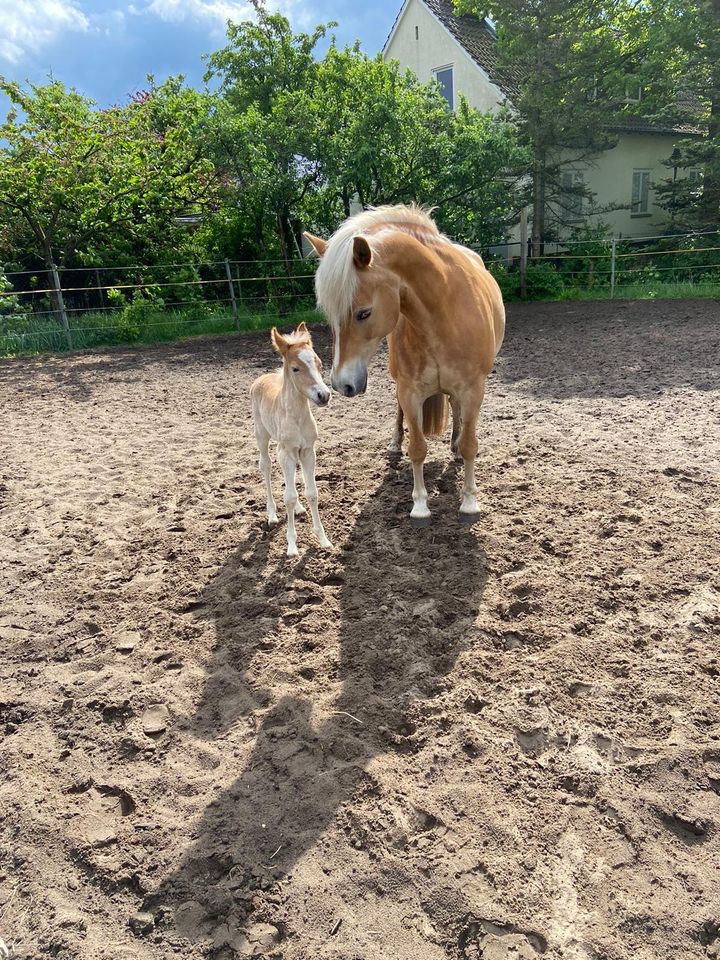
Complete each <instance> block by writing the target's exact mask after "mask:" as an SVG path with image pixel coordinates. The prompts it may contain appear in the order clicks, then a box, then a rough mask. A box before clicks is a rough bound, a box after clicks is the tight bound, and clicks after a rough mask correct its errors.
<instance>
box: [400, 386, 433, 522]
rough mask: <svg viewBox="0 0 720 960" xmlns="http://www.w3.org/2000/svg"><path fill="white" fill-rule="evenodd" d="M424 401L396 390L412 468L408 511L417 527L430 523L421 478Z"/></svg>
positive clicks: (425, 450)
mask: <svg viewBox="0 0 720 960" xmlns="http://www.w3.org/2000/svg"><path fill="white" fill-rule="evenodd" d="M424 399H425V398H424V397H422V396H419V395H418V394H416V393H411V392H409V391H401V390H398V402H399V403H400V405H401V407H402V411H403V413H404V415H405V420H406V422H407V426H408V448H407V453H408V457H409V458H410V460H411V461H412V467H413V492H412V498H413V508H412V510H411V511H410V518H411V520H413V521H414V522H415V523H416V524H417V525H418V526H425V525H426V524H428V523H429V522H430V510H429V508H428V492H427V490H426V489H425V478H424V476H423V465H424V463H425V457H426V456H427V443H426V441H425V434H424V433H423V426H422V422H423V400H424Z"/></svg>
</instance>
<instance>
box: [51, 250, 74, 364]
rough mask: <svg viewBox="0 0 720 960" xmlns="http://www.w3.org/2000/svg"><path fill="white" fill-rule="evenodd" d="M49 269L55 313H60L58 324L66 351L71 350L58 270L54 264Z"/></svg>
mask: <svg viewBox="0 0 720 960" xmlns="http://www.w3.org/2000/svg"><path fill="white" fill-rule="evenodd" d="M50 269H51V270H52V279H53V286H54V288H55V303H56V304H57V311H58V312H59V313H60V322H61V323H62V328H63V333H64V334H65V343H67V346H68V350H72V345H73V344H72V335H71V333H70V324H69V323H68V318H67V312H66V310H65V301H64V300H63V295H62V287H61V286H60V277H59V275H58V269H57V267H56V266H55V264H54V263H52V264H50Z"/></svg>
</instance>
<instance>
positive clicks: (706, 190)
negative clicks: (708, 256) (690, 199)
mask: <svg viewBox="0 0 720 960" xmlns="http://www.w3.org/2000/svg"><path fill="white" fill-rule="evenodd" d="M712 11H713V19H714V21H715V22H714V24H712V25H711V27H710V30H711V32H715V33H717V32H718V31H720V0H713V3H712ZM712 49H713V47H712V46H711V50H712ZM708 92H709V95H710V122H709V124H708V163H707V164H706V166H705V174H704V177H703V192H702V199H701V200H700V211H699V212H700V225H701V226H702V227H704V228H706V229H711V230H712V229H713V228H716V227H717V226H718V220H719V219H720V63H718V61H717V59H716V60H715V62H714V64H713V69H712V82H711V89H710V91H708Z"/></svg>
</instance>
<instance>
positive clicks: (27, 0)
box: [0, 0, 90, 63]
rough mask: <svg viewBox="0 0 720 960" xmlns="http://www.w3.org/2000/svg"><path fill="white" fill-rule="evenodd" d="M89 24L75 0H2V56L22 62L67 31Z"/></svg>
mask: <svg viewBox="0 0 720 960" xmlns="http://www.w3.org/2000/svg"><path fill="white" fill-rule="evenodd" d="M89 26H90V21H89V20H88V18H87V17H86V16H85V14H84V13H83V12H82V10H80V8H79V7H78V6H77V5H76V3H75V0H0V30H2V37H0V60H6V61H8V62H9V63H19V62H20V60H22V59H23V57H24V56H25V55H26V54H27V53H35V52H37V51H38V50H40V49H42V48H43V47H45V46H47V45H48V44H50V43H52V42H53V41H54V40H55V39H57V37H58V36H60V34H62V33H64V32H65V31H67V30H75V31H80V32H82V33H84V32H85V31H87V30H88V28H89Z"/></svg>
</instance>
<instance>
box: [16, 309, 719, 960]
mask: <svg viewBox="0 0 720 960" xmlns="http://www.w3.org/2000/svg"><path fill="white" fill-rule="evenodd" d="M316 342H317V344H318V349H319V352H321V353H322V354H324V355H325V356H326V355H327V347H328V343H327V337H326V335H325V331H324V330H319V331H318V333H317V337H316ZM719 360H720V308H719V306H718V303H713V302H705V303H702V302H687V303H682V302H680V303H679V302H674V303H622V302H620V303H615V304H607V303H595V304H592V303H588V304H545V305H527V306H518V307H513V308H512V309H511V310H510V312H509V333H508V338H507V342H506V345H505V347H504V350H503V353H502V355H501V359H500V361H499V363H498V367H497V370H496V372H495V374H494V375H493V377H492V379H491V382H490V387H489V390H488V397H487V402H486V406H485V408H484V414H483V417H482V421H481V453H480V458H479V479H480V489H481V502H482V504H483V508H484V512H483V516H482V519H481V522H480V523H479V524H478V525H476V526H475V527H473V528H467V527H464V526H461V525H460V524H459V523H458V520H457V515H456V510H457V506H458V504H459V493H458V490H459V486H458V475H457V471H456V467H455V465H454V464H452V463H451V461H450V458H449V451H448V447H447V443H446V442H443V443H441V442H439V441H437V442H435V441H434V442H433V444H432V447H431V453H430V465H429V468H428V478H429V479H428V486H429V489H430V491H431V508H432V509H433V511H434V517H433V523H432V526H431V527H430V528H429V529H424V530H416V529H413V528H411V527H410V525H409V522H408V520H407V513H408V511H409V508H410V505H411V503H410V484H411V478H410V470H409V466H408V463H407V461H406V460H403V461H401V462H400V463H399V464H398V463H395V464H393V463H390V462H389V461H388V459H387V458H386V456H385V455H384V449H385V446H386V443H387V440H388V438H389V436H390V432H391V421H392V414H393V399H392V398H393V393H392V386H391V383H390V381H389V380H388V378H387V375H386V373H385V358H384V357H379V358H378V362H377V363H376V365H375V368H374V371H373V374H374V375H373V376H372V383H371V391H370V393H369V394H368V395H367V396H366V397H365V398H363V399H361V400H356V401H344V400H341V399H339V398H335V399H334V400H333V402H332V404H331V406H330V408H329V409H327V410H322V411H319V415H318V420H319V425H320V432H321V447H320V450H319V467H318V481H319V489H320V497H321V511H322V515H323V518H324V520H325V525H326V528H327V530H328V534H329V535H330V537H331V539H333V541H334V543H335V545H336V550H335V552H333V553H332V554H325V553H322V552H321V551H319V550H317V549H316V547H315V545H314V540H313V535H312V531H311V529H310V524H309V523H308V521H307V520H303V521H302V522H301V523H300V527H299V530H300V534H299V543H300V557H299V558H298V559H297V560H296V561H288V560H287V559H286V557H285V531H284V526H283V525H281V526H280V528H278V529H277V530H275V531H272V532H269V531H268V530H267V529H266V527H265V523H264V509H263V508H264V503H263V498H262V487H261V483H260V479H259V476H258V473H257V468H256V454H255V450H254V446H253V442H252V441H251V433H250V428H249V422H248V402H247V398H248V388H249V385H250V383H251V382H252V380H253V379H254V378H255V377H256V376H257V375H258V374H259V373H260V372H261V371H263V370H266V369H269V368H271V367H272V366H273V365H274V364H275V360H274V358H273V355H272V353H271V349H270V344H269V338H268V336H267V335H266V334H257V335H255V334H253V335H247V336H245V337H242V338H234V337H228V338H222V339H214V340H204V341H192V342H187V343H184V344H175V345H170V346H159V347H156V348H143V349H129V350H108V351H106V352H95V353H90V354H85V355H78V356H71V357H52V358H42V359H33V360H18V361H6V362H3V363H2V364H0V428H1V431H2V433H1V436H2V461H1V462H0V510H1V513H0V560H1V572H0V577H1V585H2V594H1V597H0V605H1V607H0V641H1V643H2V662H1V666H0V737H2V740H1V741H0V744H1V750H2V771H3V772H2V780H1V782H0V812H1V813H2V824H1V826H0V937H2V938H3V940H4V941H5V943H6V944H7V945H8V947H9V948H11V949H12V951H13V955H14V956H17V957H24V958H35V957H38V958H39V957H42V958H46V957H56V958H61V960H70V958H82V960H91V958H92V960H94V958H107V960H121V958H122V960H135V958H137V960H160V958H170V957H213V958H216V960H230V958H233V957H236V956H241V957H242V956H251V955H254V956H263V957H276V958H288V960H290V958H292V960H300V958H303V960H304V958H335V960H381V958H382V960H441V958H448V957H449V958H463V960H536V958H538V957H540V956H543V957H545V958H582V960H656V958H668V960H685V958H695V957H704V956H710V957H716V956H719V955H720V690H719V686H720V681H719V679H718V676H719V674H720V640H719V637H718V634H719V633H720V578H719V576H718V575H719V566H720V560H719V558H720V539H719V528H720V523H719V521H720V501H719V499H718V489H719V486H720V484H719V482H718V480H719V474H720V467H719V464H720V426H719V425H720V377H719V376H718V361H719ZM276 478H277V484H276V488H277V494H278V495H279V494H280V483H279V473H277V474H276ZM1 953H2V951H1V950H0V954H1Z"/></svg>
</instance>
